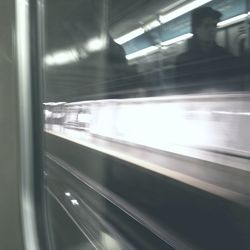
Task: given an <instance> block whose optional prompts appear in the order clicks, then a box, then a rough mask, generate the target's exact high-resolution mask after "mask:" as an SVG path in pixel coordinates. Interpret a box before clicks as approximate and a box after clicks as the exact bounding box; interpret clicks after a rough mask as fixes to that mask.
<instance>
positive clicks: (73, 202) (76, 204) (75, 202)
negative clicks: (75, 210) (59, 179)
mask: <svg viewBox="0 0 250 250" xmlns="http://www.w3.org/2000/svg"><path fill="white" fill-rule="evenodd" d="M71 203H72V204H73V205H74V206H79V202H78V201H77V200H76V199H73V200H71Z"/></svg>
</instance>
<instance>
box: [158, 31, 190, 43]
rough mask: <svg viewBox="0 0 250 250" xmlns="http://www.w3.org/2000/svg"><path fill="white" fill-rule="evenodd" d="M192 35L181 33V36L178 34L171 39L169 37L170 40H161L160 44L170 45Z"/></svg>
mask: <svg viewBox="0 0 250 250" xmlns="http://www.w3.org/2000/svg"><path fill="white" fill-rule="evenodd" d="M192 36H193V34H192V33H187V34H184V35H181V36H178V37H175V38H173V39H170V40H167V41H165V42H162V43H161V45H165V46H167V45H171V44H173V43H178V42H180V41H183V40H186V39H189V38H191V37H192Z"/></svg>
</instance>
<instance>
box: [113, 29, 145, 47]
mask: <svg viewBox="0 0 250 250" xmlns="http://www.w3.org/2000/svg"><path fill="white" fill-rule="evenodd" d="M143 33H144V29H143V28H138V29H136V30H133V31H131V32H129V33H127V34H126V35H124V36H121V37H119V38H116V39H114V40H115V42H116V43H118V44H124V43H126V42H128V41H130V40H132V39H134V38H136V37H138V36H140V35H142V34H143Z"/></svg>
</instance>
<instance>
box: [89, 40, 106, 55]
mask: <svg viewBox="0 0 250 250" xmlns="http://www.w3.org/2000/svg"><path fill="white" fill-rule="evenodd" d="M105 45H106V42H105V40H104V39H101V38H93V39H91V40H89V41H88V42H87V45H86V50H87V51H88V52H96V51H100V50H102V49H104V48H105Z"/></svg>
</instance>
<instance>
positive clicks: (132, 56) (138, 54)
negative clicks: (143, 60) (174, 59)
mask: <svg viewBox="0 0 250 250" xmlns="http://www.w3.org/2000/svg"><path fill="white" fill-rule="evenodd" d="M157 49H158V47H156V46H150V47H148V48H145V49H142V50H139V51H136V52H134V53H132V54H129V55H126V58H127V60H132V59H135V58H137V57H141V56H146V55H148V54H150V53H152V52H154V51H156V50H157Z"/></svg>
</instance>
